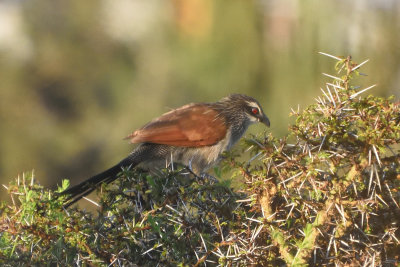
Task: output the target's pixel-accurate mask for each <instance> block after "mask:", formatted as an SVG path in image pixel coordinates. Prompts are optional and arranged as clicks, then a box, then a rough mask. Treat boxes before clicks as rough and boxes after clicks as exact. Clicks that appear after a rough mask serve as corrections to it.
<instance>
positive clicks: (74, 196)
mask: <svg viewBox="0 0 400 267" xmlns="http://www.w3.org/2000/svg"><path fill="white" fill-rule="evenodd" d="M135 156H136V153H132V154H130V155H129V156H128V157H126V158H125V159H123V160H122V161H121V162H119V163H118V164H116V165H115V166H113V167H111V168H109V169H107V170H105V171H104V172H102V173H99V174H97V175H95V176H92V177H90V178H89V179H87V180H85V181H83V182H82V183H80V184H77V185H75V186H73V187H71V188H68V189H67V190H64V191H63V192H61V193H60V195H68V198H67V199H66V202H65V205H64V208H68V207H69V206H71V205H73V204H74V203H76V202H77V201H79V200H80V199H81V198H83V197H85V196H87V195H89V194H90V193H92V192H93V191H94V190H96V188H97V187H98V186H99V185H101V184H103V183H105V184H109V183H111V182H113V181H115V180H116V179H117V178H118V174H119V173H120V172H121V170H122V168H124V167H131V168H133V167H135V166H136V165H137V164H138V163H139V162H138V160H135V159H137V157H135Z"/></svg>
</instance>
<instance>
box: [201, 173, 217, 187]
mask: <svg viewBox="0 0 400 267" xmlns="http://www.w3.org/2000/svg"><path fill="white" fill-rule="evenodd" d="M200 178H202V179H204V180H209V181H210V182H211V183H212V184H215V183H218V179H217V178H215V177H214V176H212V175H210V174H208V173H202V174H200Z"/></svg>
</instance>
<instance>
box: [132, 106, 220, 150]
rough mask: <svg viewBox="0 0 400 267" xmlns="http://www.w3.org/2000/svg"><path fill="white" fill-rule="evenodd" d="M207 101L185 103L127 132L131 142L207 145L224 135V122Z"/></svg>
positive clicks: (191, 145)
mask: <svg viewBox="0 0 400 267" xmlns="http://www.w3.org/2000/svg"><path fill="white" fill-rule="evenodd" d="M218 115H219V113H218V112H217V111H216V110H214V109H212V108H211V107H210V106H209V105H207V104H189V105H186V106H183V107H181V108H178V109H175V110H172V111H170V112H167V113H165V114H163V115H161V116H160V117H159V118H156V119H154V120H152V121H151V122H149V123H148V124H146V125H145V126H143V127H142V128H140V129H138V130H136V131H135V132H133V133H132V134H130V135H129V136H128V137H127V138H126V139H129V140H130V142H131V143H157V144H165V145H172V146H182V147H198V146H210V145H213V144H215V143H217V142H218V141H220V140H221V139H223V138H224V137H225V135H226V131H227V128H226V122H225V119H224V118H222V117H221V116H218Z"/></svg>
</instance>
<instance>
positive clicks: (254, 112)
mask: <svg viewBox="0 0 400 267" xmlns="http://www.w3.org/2000/svg"><path fill="white" fill-rule="evenodd" d="M251 112H252V113H253V114H254V115H258V114H259V113H260V111H259V110H258V108H251Z"/></svg>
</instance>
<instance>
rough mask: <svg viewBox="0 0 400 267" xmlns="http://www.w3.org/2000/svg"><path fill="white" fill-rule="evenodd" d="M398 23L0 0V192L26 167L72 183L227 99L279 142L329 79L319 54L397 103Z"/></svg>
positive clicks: (211, 5) (293, 7)
mask: <svg viewBox="0 0 400 267" xmlns="http://www.w3.org/2000/svg"><path fill="white" fill-rule="evenodd" d="M399 14H400V2H399V1H396V0H380V1H374V0H369V1H368V0H355V1H345V0H328V1H317V0H303V1H300V0H269V1H261V0H259V1H256V0H252V1H243V0H234V1H232V0H230V1H227V0H221V1H212V0H170V1H161V0H151V1H142V0H90V1H81V0H69V1H61V0H52V1H44V0H29V1H25V0H20V1H15V0H10V1H7V0H3V1H1V2H0V183H7V182H8V181H9V180H11V179H12V178H13V177H15V176H17V175H18V173H21V172H23V171H27V170H32V169H35V173H36V176H37V178H38V179H39V181H40V182H41V183H42V184H44V185H46V186H54V185H55V184H56V183H60V181H61V179H63V178H69V179H72V180H74V179H76V180H74V181H73V183H74V182H77V181H78V180H79V179H83V178H86V177H87V176H90V175H93V174H95V173H97V172H99V171H102V170H103V169H105V168H106V167H109V166H110V165H112V164H114V163H116V162H118V161H119V160H120V159H121V158H122V157H124V156H125V155H126V154H127V153H129V151H130V150H131V149H132V147H131V146H130V145H128V144H126V142H124V141H122V138H123V137H125V136H126V135H128V134H129V133H130V132H132V131H133V130H135V129H136V128H138V127H140V126H142V125H143V124H144V123H146V122H147V121H149V120H150V119H152V118H154V117H156V116H158V115H160V114H162V113H163V112H166V111H168V110H169V108H174V107H178V106H180V105H183V104H186V103H188V102H202V101H206V102H207V101H209V102H214V101H216V100H218V99H219V98H221V97H223V96H226V95H228V94H230V93H234V92H240V93H245V94H249V95H251V96H254V97H256V98H257V99H258V100H259V101H260V102H261V103H262V105H263V106H264V110H265V112H266V113H267V114H268V116H269V117H270V119H271V123H272V127H271V129H270V130H271V131H272V132H273V133H274V135H275V136H280V135H283V134H284V133H285V132H286V131H287V126H288V124H289V118H288V113H289V112H290V109H291V108H294V109H297V106H298V105H299V106H300V108H302V107H304V106H305V105H307V104H309V103H312V102H313V101H314V96H315V95H317V94H319V93H320V92H319V86H320V84H324V83H323V81H322V80H323V79H325V78H324V77H323V76H322V75H321V72H329V71H330V70H331V69H332V62H331V61H329V59H328V58H326V57H322V56H319V55H318V54H317V52H318V51H323V52H327V53H330V54H334V55H338V56H341V55H342V56H346V55H348V54H351V55H352V56H353V58H354V59H355V60H356V61H359V62H361V61H362V60H364V59H366V58H369V59H370V60H371V62H370V63H369V64H367V65H366V67H363V69H362V72H365V73H369V74H373V75H372V77H373V79H372V80H371V79H369V78H368V77H367V78H363V84H365V85H366V86H369V85H370V84H374V83H377V84H378V87H377V88H376V89H374V90H373V92H372V93H373V94H375V95H381V96H387V95H392V94H394V95H396V96H397V97H398V96H399V94H400V90H399V89H400V16H399ZM262 130H264V129H263V128H262V127H257V126H255V127H253V128H252V129H251V131H252V132H253V133H256V132H260V131H262Z"/></svg>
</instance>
